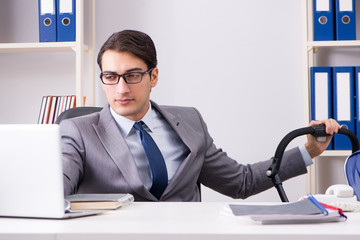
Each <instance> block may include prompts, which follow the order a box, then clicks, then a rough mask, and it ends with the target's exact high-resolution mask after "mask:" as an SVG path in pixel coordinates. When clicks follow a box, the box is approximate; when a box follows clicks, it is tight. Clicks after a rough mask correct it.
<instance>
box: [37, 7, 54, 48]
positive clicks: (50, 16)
mask: <svg viewBox="0 0 360 240" xmlns="http://www.w3.org/2000/svg"><path fill="white" fill-rule="evenodd" d="M55 9H56V1H55V0H39V41H40V42H56V10H55Z"/></svg>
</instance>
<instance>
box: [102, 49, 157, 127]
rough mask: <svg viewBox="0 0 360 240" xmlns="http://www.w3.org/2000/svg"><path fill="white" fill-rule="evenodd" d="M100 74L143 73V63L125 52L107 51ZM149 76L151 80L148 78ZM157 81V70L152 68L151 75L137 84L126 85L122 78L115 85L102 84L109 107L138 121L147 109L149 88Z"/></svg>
mask: <svg viewBox="0 0 360 240" xmlns="http://www.w3.org/2000/svg"><path fill="white" fill-rule="evenodd" d="M101 66H102V72H103V73H116V74H124V73H131V72H145V71H147V70H148V69H147V65H146V64H145V62H144V61H143V60H142V59H140V58H138V57H136V56H134V55H132V54H131V53H126V52H117V51H115V50H107V51H105V52H104V54H103V56H102V62H101ZM150 74H151V78H150ZM157 81H158V69H157V68H154V69H153V70H152V71H151V73H147V74H145V75H144V76H143V78H142V81H141V82H140V83H137V84H127V83H126V82H125V81H124V79H123V78H120V81H119V83H118V84H117V85H105V84H103V83H102V89H103V90H104V92H105V94H106V97H107V100H108V102H109V104H110V107H111V108H112V109H113V110H114V111H115V112H116V113H117V114H119V115H121V116H123V117H126V118H129V119H131V120H133V121H138V120H140V119H141V118H142V117H143V116H144V115H145V114H146V112H147V110H148V108H149V101H150V92H151V88H153V87H155V86H156V84H157Z"/></svg>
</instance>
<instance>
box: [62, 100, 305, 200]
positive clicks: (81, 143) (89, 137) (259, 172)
mask: <svg viewBox="0 0 360 240" xmlns="http://www.w3.org/2000/svg"><path fill="white" fill-rule="evenodd" d="M152 106H154V107H155V108H156V109H157V110H158V111H159V112H160V113H161V114H162V115H163V116H164V118H165V119H166V120H167V121H168V122H169V124H170V125H171V126H172V127H173V129H174V131H175V132H176V133H177V134H178V135H179V136H180V138H181V139H182V141H183V142H184V144H185V145H186V146H187V147H188V148H189V154H188V156H187V157H186V158H185V159H184V161H183V163H182V164H181V165H180V167H179V169H178V171H177V172H176V173H175V175H174V177H173V179H172V181H171V182H170V183H169V185H168V186H167V188H166V189H165V191H164V193H163V195H162V197H161V199H160V200H161V201H199V200H200V192H199V189H198V185H197V183H198V182H199V183H201V184H203V185H205V186H207V187H209V188H212V189H213V190H215V191H218V192H220V193H222V194H225V195H228V196H230V197H233V198H247V197H249V196H251V195H254V194H256V193H259V192H261V191H263V190H266V189H268V188H270V187H272V186H273V185H272V182H271V181H270V180H269V179H268V178H267V176H266V174H265V172H266V170H267V168H268V167H269V166H270V164H271V161H270V160H268V161H264V162H259V163H255V164H249V165H242V164H239V163H238V162H237V161H235V160H233V159H231V158H229V157H228V156H227V154H226V153H225V152H223V151H222V150H221V149H219V148H217V147H216V146H215V145H214V143H213V139H212V138H211V136H210V134H209V133H208V130H207V127H206V124H205V122H204V121H203V119H202V117H201V115H200V113H199V112H198V111H197V110H196V109H195V108H190V107H173V106H159V105H157V104H156V103H154V102H152ZM60 129H61V135H62V152H63V168H64V191H65V195H69V194H74V193H125V192H126V193H131V194H133V195H134V197H135V200H136V201H157V199H156V198H155V197H154V196H153V195H152V194H151V193H150V192H149V191H148V190H147V189H146V188H145V187H144V185H143V183H142V181H141V179H140V177H139V173H138V170H137V167H136V165H135V161H134V159H133V157H132V155H131V153H130V150H129V148H128V146H127V144H126V142H125V140H124V138H123V137H122V135H121V133H120V130H119V128H118V126H117V123H116V122H115V120H114V119H113V117H112V115H111V113H110V110H109V106H107V107H105V108H104V109H103V110H102V111H101V112H99V113H94V114H91V115H87V116H83V117H78V118H73V119H68V120H64V121H62V122H61V124H60ZM303 173H306V167H305V163H304V161H303V159H302V156H301V153H300V150H299V149H298V148H294V149H291V150H289V151H287V152H286V153H285V154H284V158H283V162H282V167H281V171H280V173H279V174H280V177H281V179H282V180H286V179H288V178H290V177H294V176H297V175H300V174H303Z"/></svg>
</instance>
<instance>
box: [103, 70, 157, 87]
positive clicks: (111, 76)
mask: <svg viewBox="0 0 360 240" xmlns="http://www.w3.org/2000/svg"><path fill="white" fill-rule="evenodd" d="M153 69H154V68H150V69H149V70H147V71H146V72H129V73H124V74H121V75H120V74H116V73H101V74H100V79H101V82H102V83H103V84H105V85H116V84H118V83H119V81H120V78H123V79H124V81H125V82H126V83H127V84H136V83H139V82H141V81H142V78H143V76H144V75H145V74H147V73H150V72H151V71H152V70H153Z"/></svg>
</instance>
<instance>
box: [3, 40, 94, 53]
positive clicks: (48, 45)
mask: <svg viewBox="0 0 360 240" xmlns="http://www.w3.org/2000/svg"><path fill="white" fill-rule="evenodd" d="M75 49H76V42H33V43H0V53H24V52H72V51H75ZM83 49H84V52H87V51H88V46H87V45H84V46H83Z"/></svg>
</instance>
